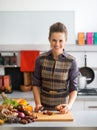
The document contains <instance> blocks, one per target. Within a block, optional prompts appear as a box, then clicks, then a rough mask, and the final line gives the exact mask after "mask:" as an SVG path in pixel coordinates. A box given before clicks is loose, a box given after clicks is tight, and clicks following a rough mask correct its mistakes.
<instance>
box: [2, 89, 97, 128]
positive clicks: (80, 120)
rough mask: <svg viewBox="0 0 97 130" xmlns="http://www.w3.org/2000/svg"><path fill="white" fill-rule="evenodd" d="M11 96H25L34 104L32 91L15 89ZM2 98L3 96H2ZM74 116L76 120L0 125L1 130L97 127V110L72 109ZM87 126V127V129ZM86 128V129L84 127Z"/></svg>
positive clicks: (93, 97)
mask: <svg viewBox="0 0 97 130" xmlns="http://www.w3.org/2000/svg"><path fill="white" fill-rule="evenodd" d="M8 97H10V98H20V97H21V98H25V99H27V100H28V102H29V103H30V104H32V105H33V106H34V100H33V94H32V91H30V92H17V91H14V92H13V93H11V94H8ZM88 98H89V99H97V97H96V96H77V99H88ZM1 99H2V98H1ZM71 112H72V114H73V116H74V121H64V122H62V121H60V122H33V123H29V124H26V125H22V124H17V123H16V124H6V123H5V124H3V125H1V126H0V130H4V129H5V128H6V129H7V130H20V129H23V130H24V129H26V128H27V129H32V128H33V129H34V130H38V129H39V130H45V128H46V129H47V130H49V129H50V130H51V127H55V128H56V130H65V129H66V130H69V129H70V130H76V129H77V127H79V128H80V129H79V130H81V129H83V128H85V130H96V129H97V111H71ZM60 128H61V129H60ZM86 128H87V129H86ZM83 130H84V129H83Z"/></svg>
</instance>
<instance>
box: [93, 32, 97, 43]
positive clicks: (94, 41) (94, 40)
mask: <svg viewBox="0 0 97 130" xmlns="http://www.w3.org/2000/svg"><path fill="white" fill-rule="evenodd" d="M93 43H94V44H96V45H97V32H94V35H93Z"/></svg>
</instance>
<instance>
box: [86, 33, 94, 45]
mask: <svg viewBox="0 0 97 130" xmlns="http://www.w3.org/2000/svg"><path fill="white" fill-rule="evenodd" d="M86 41H87V44H88V45H91V44H93V32H87V34H86Z"/></svg>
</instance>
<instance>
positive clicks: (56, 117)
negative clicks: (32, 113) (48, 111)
mask: <svg viewBox="0 0 97 130" xmlns="http://www.w3.org/2000/svg"><path fill="white" fill-rule="evenodd" d="M73 120H74V117H73V114H72V113H71V112H68V113H67V114H61V113H59V112H53V114H52V115H45V114H43V113H41V112H39V113H37V119H36V121H73Z"/></svg>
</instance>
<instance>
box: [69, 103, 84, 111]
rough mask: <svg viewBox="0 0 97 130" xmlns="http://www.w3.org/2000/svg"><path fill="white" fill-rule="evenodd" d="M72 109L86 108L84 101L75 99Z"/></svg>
mask: <svg viewBox="0 0 97 130" xmlns="http://www.w3.org/2000/svg"><path fill="white" fill-rule="evenodd" d="M71 110H72V111H75V110H84V101H75V102H74V104H73V106H72V108H71Z"/></svg>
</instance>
